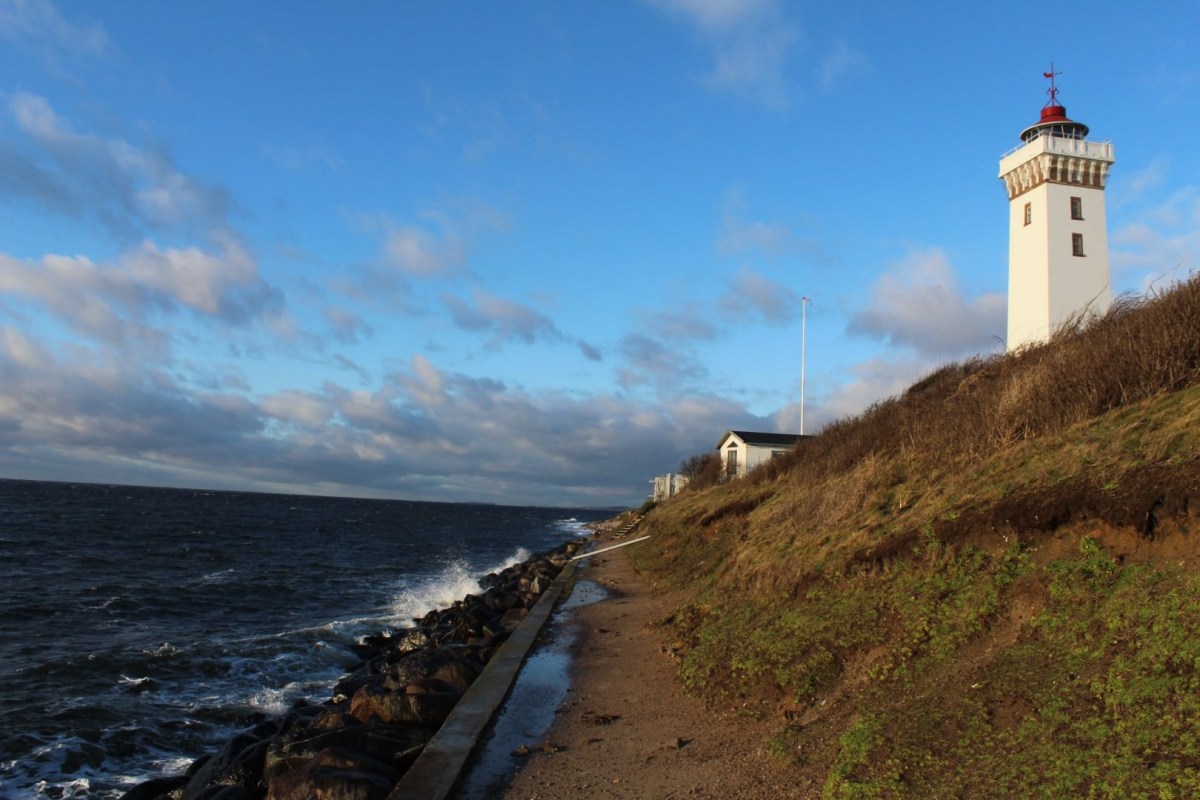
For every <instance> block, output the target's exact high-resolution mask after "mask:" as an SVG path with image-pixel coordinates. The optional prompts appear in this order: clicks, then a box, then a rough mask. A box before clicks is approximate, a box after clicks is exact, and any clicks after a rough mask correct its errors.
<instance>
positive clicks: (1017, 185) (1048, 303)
mask: <svg viewBox="0 0 1200 800" xmlns="http://www.w3.org/2000/svg"><path fill="white" fill-rule="evenodd" d="M1059 74H1060V73H1057V72H1054V67H1053V66H1051V68H1050V72H1046V73H1043V75H1044V76H1045V77H1046V78H1048V79H1049V80H1050V88H1049V90H1048V91H1047V94H1049V95H1050V100H1049V101H1048V102H1047V103H1046V105H1045V106H1044V107H1043V108H1042V115H1041V119H1040V120H1039V121H1038V122H1037V123H1036V124H1035V125H1031V126H1030V127H1028V128H1026V129H1025V130H1024V131H1022V132H1021V144H1020V145H1019V146H1017V147H1016V148H1014V149H1013V150H1011V151H1009V152H1008V153H1006V154H1005V155H1004V157H1003V158H1001V159H1000V179H1001V180H1002V181H1004V187H1005V189H1007V190H1008V205H1009V214H1008V220H1009V221H1008V341H1007V348H1008V351H1009V352H1012V351H1014V350H1018V349H1020V348H1021V347H1024V346H1026V345H1031V344H1036V343H1038V342H1043V341H1045V340H1047V339H1048V338H1050V336H1052V335H1053V334H1054V333H1055V332H1056V331H1057V330H1059V329H1060V328H1061V327H1062V326H1063V325H1064V324H1067V323H1070V322H1073V321H1075V320H1079V319H1082V318H1085V317H1088V316H1091V315H1100V314H1104V313H1105V312H1106V311H1108V307H1109V305H1110V304H1111V303H1112V287H1111V285H1110V282H1109V270H1108V230H1107V222H1106V219H1105V213H1104V185H1105V183H1106V182H1107V180H1108V173H1109V170H1110V169H1111V167H1112V165H1113V161H1114V159H1113V147H1112V143H1111V142H1096V141H1090V140H1088V139H1087V135H1088V127H1087V126H1086V125H1084V124H1083V123H1081V122H1075V121H1073V120H1071V119H1069V118H1068V117H1067V110H1066V108H1064V107H1063V106H1061V105H1059V103H1058V88H1057V87H1056V86H1055V85H1054V78H1055V76H1056V75H1059Z"/></svg>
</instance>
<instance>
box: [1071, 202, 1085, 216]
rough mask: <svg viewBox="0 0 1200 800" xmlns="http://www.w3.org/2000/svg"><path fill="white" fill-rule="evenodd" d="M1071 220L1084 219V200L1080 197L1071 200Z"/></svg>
mask: <svg viewBox="0 0 1200 800" xmlns="http://www.w3.org/2000/svg"><path fill="white" fill-rule="evenodd" d="M1071 219H1083V200H1082V199H1081V198H1079V197H1072V198H1071Z"/></svg>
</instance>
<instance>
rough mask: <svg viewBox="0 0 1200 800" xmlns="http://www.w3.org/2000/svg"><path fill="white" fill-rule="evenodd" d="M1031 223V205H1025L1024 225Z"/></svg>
mask: <svg viewBox="0 0 1200 800" xmlns="http://www.w3.org/2000/svg"><path fill="white" fill-rule="evenodd" d="M1031 222H1033V203H1026V204H1025V224H1026V225H1028V224H1029V223H1031Z"/></svg>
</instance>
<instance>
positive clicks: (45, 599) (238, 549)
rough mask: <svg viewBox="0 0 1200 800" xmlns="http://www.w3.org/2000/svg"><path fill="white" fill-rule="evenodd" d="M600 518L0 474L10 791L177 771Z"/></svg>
mask: <svg viewBox="0 0 1200 800" xmlns="http://www.w3.org/2000/svg"><path fill="white" fill-rule="evenodd" d="M607 516H610V512H605V511H599V510H590V511H589V510H583V509H575V510H573V509H547V508H518V507H508V506H490V505H472V504H444V503H418V502H402V501H385V500H354V499H339V498H327V497H309V496H298V495H267V494H249V493H237V492H208V491H192V490H182V489H153V488H141V487H128V486H100V485H90V484H65V483H45V482H36V481H9V480H0V798H3V800H11V799H12V798H26V797H52V798H65V797H71V798H74V797H101V798H103V797H118V796H119V795H120V794H121V793H122V792H123V791H124V790H125V789H127V788H128V787H130V786H131V785H133V784H135V783H137V782H139V781H141V780H144V779H146V778H148V777H153V776H155V775H161V774H168V773H169V774H175V773H177V772H179V771H180V770H181V769H182V768H184V767H186V765H187V764H188V763H190V761H191V760H192V759H194V758H196V757H197V756H200V755H202V754H204V753H206V752H211V751H212V750H214V749H216V748H217V747H218V746H219V745H220V744H222V743H223V742H224V741H226V740H227V739H228V738H229V737H230V736H231V734H232V733H233V732H235V731H237V730H239V729H241V728H242V727H244V726H245V725H246V724H247V723H248V722H250V721H251V720H252V719H253V718H254V716H255V715H256V714H272V713H279V712H282V711H284V710H286V709H287V708H288V707H289V705H290V704H292V703H293V702H295V701H297V700H299V699H302V698H309V699H313V700H316V701H323V700H325V699H326V698H328V696H329V690H330V687H331V686H332V684H333V682H334V681H335V680H336V679H337V678H338V677H339V676H340V675H342V674H343V672H345V670H346V669H347V667H349V666H351V665H352V664H353V662H354V658H353V656H352V655H351V654H350V652H349V649H348V648H349V646H350V645H351V644H353V642H354V641H355V640H356V639H357V638H358V637H361V636H362V635H364V634H367V633H372V632H376V631H379V630H381V629H383V628H385V627H388V626H392V625H404V624H407V623H408V622H409V620H410V619H411V618H412V617H413V616H419V615H421V614H423V613H425V612H426V611H428V610H430V609H432V608H435V607H442V606H446V605H449V604H450V603H451V602H452V601H453V600H455V599H458V598H459V597H461V596H463V595H464V594H466V593H468V592H471V591H475V590H476V589H477V588H478V586H477V584H476V582H475V580H476V579H477V578H478V577H480V576H482V575H485V574H487V573H488V572H490V571H493V570H497V569H500V568H503V567H504V566H507V565H508V564H510V563H513V562H515V561H519V560H523V559H525V558H528V557H529V556H530V555H532V554H533V553H537V552H540V551H543V550H547V549H550V548H552V547H554V546H556V545H557V544H559V543H561V542H563V541H566V540H568V539H573V538H578V537H580V536H583V535H585V534H586V531H585V530H584V529H583V527H582V526H583V523H585V522H588V521H592V520H597V519H601V518H604V517H607Z"/></svg>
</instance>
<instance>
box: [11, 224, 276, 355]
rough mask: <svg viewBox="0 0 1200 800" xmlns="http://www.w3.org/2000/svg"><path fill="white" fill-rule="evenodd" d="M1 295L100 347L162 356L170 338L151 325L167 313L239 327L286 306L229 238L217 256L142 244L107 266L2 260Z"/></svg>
mask: <svg viewBox="0 0 1200 800" xmlns="http://www.w3.org/2000/svg"><path fill="white" fill-rule="evenodd" d="M0 295H4V296H7V297H8V298H9V299H10V300H15V299H17V298H24V299H25V300H26V301H29V302H32V303H34V304H36V305H38V306H40V307H41V308H42V309H44V310H45V311H47V312H49V313H50V314H52V315H53V316H54V317H56V318H57V319H58V320H60V321H61V322H63V323H65V324H66V325H67V326H69V327H70V328H72V329H74V330H75V331H77V332H80V333H83V334H85V335H87V336H89V337H93V338H95V339H96V340H98V341H102V342H106V343H108V344H112V345H128V344H131V343H135V342H140V343H141V344H143V345H147V346H150V347H151V348H152V349H156V350H160V351H161V350H162V348H164V347H165V345H166V343H167V339H168V335H167V333H166V331H165V330H162V329H159V328H158V327H155V324H154V323H155V322H156V320H157V319H158V318H159V317H161V316H162V315H164V314H171V313H177V312H180V311H184V310H187V311H190V312H192V313H193V314H194V315H196V316H197V317H198V318H208V319H210V320H219V321H224V322H235V323H242V322H247V321H251V320H253V319H259V318H267V317H269V316H270V315H271V314H273V313H275V312H276V311H278V310H279V309H280V308H281V306H282V297H281V296H280V295H279V293H278V291H277V290H275V289H273V288H272V287H270V286H269V285H268V284H267V283H266V282H265V281H263V280H262V278H261V277H260V276H259V274H258V270H257V267H256V265H255V263H254V261H253V259H252V258H251V257H250V256H249V254H248V253H246V252H245V250H244V249H242V248H241V247H240V246H239V245H238V244H237V243H236V242H235V241H234V240H232V239H227V240H226V241H225V243H224V246H223V247H222V249H221V250H219V251H218V252H215V253H213V252H206V251H203V250H200V249H199V248H195V247H189V248H182V249H171V248H168V249H162V248H159V247H158V246H156V245H154V244H153V243H151V242H143V243H142V244H141V245H140V246H138V247H136V248H134V249H132V250H129V251H127V252H125V253H124V254H122V255H121V256H120V257H119V258H118V259H117V260H116V261H114V262H113V263H108V264H99V263H96V262H93V261H92V260H91V259H89V258H87V257H84V256H63V255H53V254H51V255H47V256H44V257H43V258H41V259H39V260H31V259H17V258H13V257H11V256H8V255H5V254H3V253H0Z"/></svg>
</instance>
